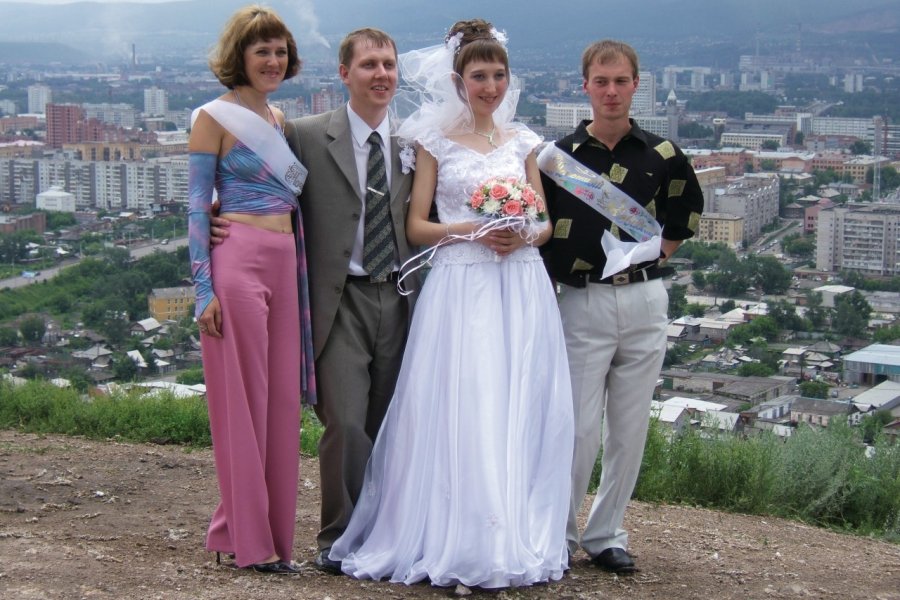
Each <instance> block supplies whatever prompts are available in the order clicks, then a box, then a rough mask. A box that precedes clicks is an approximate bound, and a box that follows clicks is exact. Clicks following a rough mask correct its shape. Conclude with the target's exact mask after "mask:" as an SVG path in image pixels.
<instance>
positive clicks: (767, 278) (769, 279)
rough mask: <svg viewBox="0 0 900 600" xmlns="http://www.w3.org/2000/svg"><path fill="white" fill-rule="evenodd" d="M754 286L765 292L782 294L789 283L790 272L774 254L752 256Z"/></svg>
mask: <svg viewBox="0 0 900 600" xmlns="http://www.w3.org/2000/svg"><path fill="white" fill-rule="evenodd" d="M751 264H753V266H754V267H755V269H756V277H755V280H756V286H757V287H758V288H759V289H761V290H762V291H763V292H765V293H766V294H783V293H784V292H786V291H787V289H788V288H789V287H790V285H791V273H790V271H788V270H787V269H785V268H784V265H782V264H781V262H779V260H778V259H777V258H775V257H774V256H763V257H757V258H754V259H753V260H752V261H751Z"/></svg>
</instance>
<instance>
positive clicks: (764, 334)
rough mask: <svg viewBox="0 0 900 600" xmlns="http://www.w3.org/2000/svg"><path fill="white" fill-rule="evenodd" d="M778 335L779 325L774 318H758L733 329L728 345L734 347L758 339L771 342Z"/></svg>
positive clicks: (729, 333) (729, 335)
mask: <svg viewBox="0 0 900 600" xmlns="http://www.w3.org/2000/svg"><path fill="white" fill-rule="evenodd" d="M777 335H778V325H777V324H776V323H775V319H773V318H772V317H756V318H755V319H753V320H752V321H750V322H749V323H744V324H742V325H738V326H736V327H733V328H732V329H731V331H729V332H728V338H727V339H728V344H729V345H732V346H737V345H744V344H748V343H749V342H750V340H752V339H753V338H756V337H761V338H763V339H767V340H771V339H774V338H775V336H777Z"/></svg>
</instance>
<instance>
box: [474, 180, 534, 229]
mask: <svg viewBox="0 0 900 600" xmlns="http://www.w3.org/2000/svg"><path fill="white" fill-rule="evenodd" d="M469 206H471V207H472V209H473V210H474V211H475V212H477V213H478V214H480V215H483V216H485V217H488V218H490V219H499V218H503V217H524V218H526V219H530V220H532V221H546V220H547V218H548V217H547V206H546V204H544V199H543V198H541V197H540V196H539V195H538V194H537V193H536V192H535V191H534V188H533V187H531V185H530V184H529V183H527V182H525V181H522V180H520V179H516V178H515V177H491V178H490V179H488V180H487V181H484V182H483V183H481V184H479V185H478V187H477V188H475V191H474V192H473V193H472V196H471V197H470V198H469Z"/></svg>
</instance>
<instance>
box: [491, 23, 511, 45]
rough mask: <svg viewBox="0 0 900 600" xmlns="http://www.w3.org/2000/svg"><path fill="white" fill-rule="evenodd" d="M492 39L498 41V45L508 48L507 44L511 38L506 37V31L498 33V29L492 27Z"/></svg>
mask: <svg viewBox="0 0 900 600" xmlns="http://www.w3.org/2000/svg"><path fill="white" fill-rule="evenodd" d="M491 37H492V38H494V39H495V40H497V43H498V44H500V45H501V46H503V47H504V48H506V42H508V41H509V37H508V36H507V35H506V32H505V31H498V30H497V28H496V27H491Z"/></svg>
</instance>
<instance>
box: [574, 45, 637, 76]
mask: <svg viewBox="0 0 900 600" xmlns="http://www.w3.org/2000/svg"><path fill="white" fill-rule="evenodd" d="M622 57H624V58H626V59H628V62H630V63H631V74H632V75H633V76H634V78H635V79H637V78H638V70H639V66H638V56H637V52H635V51H634V48H632V47H631V46H629V45H628V44H626V43H625V42H619V41H616V40H600V41H599V42H594V43H593V44H591V45H590V46H588V47H587V48H585V49H584V53H583V54H582V55H581V74H582V75H583V76H584V79H585V80H587V78H588V71H590V68H591V65H592V64H594V63H595V62H599V63H600V64H601V65H605V64H607V63H611V62H615V61H617V60H618V59H620V58H622Z"/></svg>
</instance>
